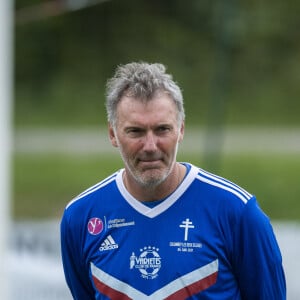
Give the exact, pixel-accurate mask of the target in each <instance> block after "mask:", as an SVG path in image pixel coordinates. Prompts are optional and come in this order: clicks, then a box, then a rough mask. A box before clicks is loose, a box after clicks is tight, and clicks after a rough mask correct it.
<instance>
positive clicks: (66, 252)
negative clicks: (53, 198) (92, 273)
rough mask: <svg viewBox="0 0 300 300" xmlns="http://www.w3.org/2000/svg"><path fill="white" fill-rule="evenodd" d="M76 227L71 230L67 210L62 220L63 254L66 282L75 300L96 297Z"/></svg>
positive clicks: (86, 299)
mask: <svg viewBox="0 0 300 300" xmlns="http://www.w3.org/2000/svg"><path fill="white" fill-rule="evenodd" d="M74 227H75V228H76V226H73V227H72V230H71V228H70V226H69V222H68V218H67V215H66V212H65V214H64V216H63V218H62V221H61V254H62V262H63V268H64V273H65V278H66V282H67V284H68V286H69V289H70V291H71V293H72V296H73V298H74V299H75V300H77V299H78V300H91V299H95V296H94V290H93V287H92V285H91V282H90V280H89V270H88V269H87V268H86V267H85V266H84V259H83V257H82V255H81V244H80V234H79V232H77V233H76V232H74V231H76V229H75V228H74ZM73 236H74V237H76V239H75V238H73Z"/></svg>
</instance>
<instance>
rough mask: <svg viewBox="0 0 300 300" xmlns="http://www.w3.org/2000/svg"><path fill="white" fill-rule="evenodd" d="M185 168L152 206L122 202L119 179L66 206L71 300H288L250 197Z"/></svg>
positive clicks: (266, 227)
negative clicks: (168, 192) (169, 191)
mask: <svg viewBox="0 0 300 300" xmlns="http://www.w3.org/2000/svg"><path fill="white" fill-rule="evenodd" d="M186 166H187V170H188V172H187V174H186V176H185V178H184V180H183V181H182V182H181V184H180V185H179V186H178V188H177V189H176V190H175V191H174V192H173V193H172V194H171V195H169V196H168V197H167V198H166V199H164V200H163V201H160V202H159V203H156V205H152V206H149V205H148V204H147V203H143V202H141V201H138V200H137V199H135V198H134V197H133V196H132V195H131V194H129V192H128V191H127V190H126V188H125V186H124V184H123V180H122V174H123V172H124V170H120V171H119V172H117V173H115V174H113V175H111V176H110V177H108V178H106V179H105V180H103V181H101V182H100V183H99V184H97V185H95V186H93V187H91V188H90V189H88V190H86V191H84V192H83V193H82V194H80V195H79V196H78V197H77V198H75V199H74V200H73V201H71V202H70V203H69V204H68V206H67V207H66V209H65V212H64V215H63V218H62V222H61V250H62V260H63V267H64V272H65V277H66V281H67V284H68V286H69V288H70V290H71V293H72V295H73V297H74V299H79V300H85V299H87V300H88V299H114V300H115V299H117V300H120V299H134V300H143V299H152V300H160V299H170V300H171V299H172V300H178V299H222V300H224V299H230V300H234V299H251V300H254V299H255V300H259V299H265V300H270V299H272V300H276V299H278V300H279V299H280V300H281V299H285V297H286V296H285V295H286V286H285V278H284V271H283V268H282V258H281V254H280V250H279V247H278V244H277V241H276V238H275V235H274V233H273V230H272V227H271V224H270V222H269V219H268V217H267V216H266V215H265V214H264V213H263V212H262V210H261V209H260V208H259V206H258V204H257V202H256V199H255V197H254V196H252V195H251V194H249V193H248V192H247V191H245V190H243V189H242V188H240V187H239V186H237V185H236V184H234V183H232V182H230V181H228V180H226V179H224V178H221V177H218V176H216V175H213V174H210V173H208V172H206V171H204V170H202V169H199V168H197V167H196V166H193V165H191V164H186Z"/></svg>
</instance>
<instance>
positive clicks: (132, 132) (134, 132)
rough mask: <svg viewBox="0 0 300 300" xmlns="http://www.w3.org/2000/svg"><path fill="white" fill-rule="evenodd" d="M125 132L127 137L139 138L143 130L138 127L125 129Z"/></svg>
mask: <svg viewBox="0 0 300 300" xmlns="http://www.w3.org/2000/svg"><path fill="white" fill-rule="evenodd" d="M125 132H126V134H127V135H128V136H129V137H139V136H141V135H142V134H143V130H142V129H141V128H138V127H130V128H127V129H126V131H125Z"/></svg>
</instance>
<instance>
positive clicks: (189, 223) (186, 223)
mask: <svg viewBox="0 0 300 300" xmlns="http://www.w3.org/2000/svg"><path fill="white" fill-rule="evenodd" d="M179 227H181V228H184V240H185V241H187V240H188V235H189V229H190V228H195V226H194V225H193V222H192V221H190V219H188V218H187V219H185V221H182V222H181V224H180V225H179Z"/></svg>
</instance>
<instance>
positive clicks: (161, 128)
mask: <svg viewBox="0 0 300 300" xmlns="http://www.w3.org/2000/svg"><path fill="white" fill-rule="evenodd" d="M170 130H171V128H170V126H166V125H163V126H159V127H158V128H157V132H158V133H160V134H164V133H167V132H169V131H170Z"/></svg>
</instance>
